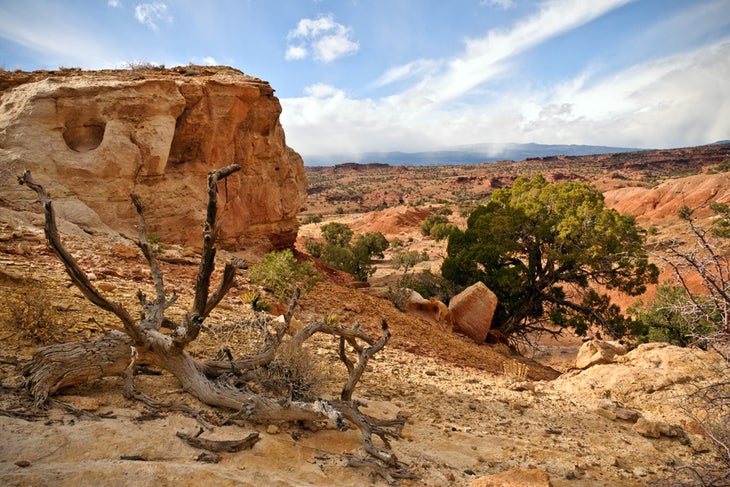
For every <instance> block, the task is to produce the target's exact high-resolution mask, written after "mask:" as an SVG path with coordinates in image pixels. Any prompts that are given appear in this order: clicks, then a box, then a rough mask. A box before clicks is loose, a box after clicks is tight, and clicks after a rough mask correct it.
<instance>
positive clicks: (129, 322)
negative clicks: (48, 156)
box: [18, 169, 140, 341]
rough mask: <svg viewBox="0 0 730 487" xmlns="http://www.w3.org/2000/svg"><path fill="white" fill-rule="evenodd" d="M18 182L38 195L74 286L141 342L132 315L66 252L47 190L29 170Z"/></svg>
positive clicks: (47, 231)
mask: <svg viewBox="0 0 730 487" xmlns="http://www.w3.org/2000/svg"><path fill="white" fill-rule="evenodd" d="M18 182H19V183H20V184H24V185H26V186H28V187H29V188H30V189H32V190H33V191H35V192H36V194H37V195H38V201H40V203H41V204H42V205H43V210H44V214H45V225H44V227H43V231H44V233H45V235H46V240H47V241H48V245H50V246H51V249H52V250H53V252H54V253H55V254H56V255H57V256H58V258H59V259H60V260H61V262H62V263H63V265H64V267H65V268H66V273H67V274H68V275H69V277H70V278H71V281H72V282H73V283H74V285H75V286H76V287H77V288H79V290H80V291H81V293H82V294H83V295H84V296H85V297H86V299H88V300H89V301H91V302H92V303H94V304H95V305H96V306H98V307H99V308H101V309H103V310H105V311H109V312H111V313H114V314H115V315H116V316H117V318H119V320H120V321H121V322H122V323H123V325H124V330H125V331H126V332H127V334H129V335H130V336H131V337H132V338H133V339H134V340H135V341H139V338H140V337H139V336H138V335H139V334H138V332H137V329H136V327H135V323H134V319H133V318H132V315H130V314H129V312H128V311H127V310H126V309H125V308H124V307H123V306H122V305H121V304H119V303H113V302H111V301H109V300H107V299H106V298H104V297H103V296H102V295H101V294H100V293H99V291H98V290H97V289H96V288H95V287H94V285H93V284H91V281H90V280H89V278H88V277H87V276H86V273H85V272H84V271H82V270H81V268H80V267H79V265H78V263H77V262H76V260H75V259H74V258H73V256H71V254H70V253H69V252H68V251H67V250H66V248H65V247H64V246H63V243H62V242H61V238H60V237H59V235H58V227H57V226H56V212H55V210H54V209H53V204H52V203H51V200H50V198H49V197H48V194H47V193H46V190H45V189H44V188H43V186H41V185H40V184H37V183H36V182H35V181H34V180H33V177H32V176H31V174H30V171H29V170H27V169H26V170H25V171H24V172H23V175H22V176H19V177H18Z"/></svg>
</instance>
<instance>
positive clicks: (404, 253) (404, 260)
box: [390, 250, 428, 274]
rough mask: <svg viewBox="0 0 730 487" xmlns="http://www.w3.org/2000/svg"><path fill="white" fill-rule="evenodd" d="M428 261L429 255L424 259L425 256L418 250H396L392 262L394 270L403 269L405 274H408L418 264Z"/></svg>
mask: <svg viewBox="0 0 730 487" xmlns="http://www.w3.org/2000/svg"><path fill="white" fill-rule="evenodd" d="M426 260H428V255H426V259H424V258H423V254H422V253H421V252H418V251H417V250H396V251H395V252H394V253H393V257H392V259H391V261H390V262H391V265H392V266H393V268H395V269H396V270H398V269H403V274H407V273H408V271H409V270H411V269H412V268H413V267H415V266H416V264H418V263H419V262H424V261H426Z"/></svg>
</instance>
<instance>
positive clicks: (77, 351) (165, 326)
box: [18, 165, 413, 480]
mask: <svg viewBox="0 0 730 487" xmlns="http://www.w3.org/2000/svg"><path fill="white" fill-rule="evenodd" d="M239 170H240V167H239V166H237V165H232V166H228V167H224V168H221V169H218V170H215V171H211V173H210V174H209V175H208V207H207V213H206V222H205V227H204V238H203V252H202V257H201V261H200V267H199V269H198V274H197V278H196V283H195V297H194V300H193V306H192V309H191V310H190V311H189V312H188V313H187V314H186V315H185V317H184V318H183V320H182V322H181V323H175V322H173V321H172V320H170V319H168V318H166V317H165V310H166V309H167V308H168V307H170V306H171V305H172V304H173V303H174V302H175V301H176V299H177V296H176V295H175V294H174V293H173V295H172V296H171V297H170V298H168V297H167V296H166V295H165V289H164V281H163V276H162V273H161V271H160V269H159V267H158V265H157V261H156V259H155V256H154V253H153V252H152V250H151V248H150V246H149V244H148V243H147V239H146V226H145V220H144V210H143V206H142V203H141V202H140V200H139V198H138V197H137V196H135V195H131V198H132V202H133V203H134V206H135V208H136V209H137V213H138V214H139V225H138V229H139V240H138V242H137V245H138V246H139V248H140V250H141V251H142V253H143V254H144V256H145V258H146V259H147V262H148V264H149V267H150V270H151V273H152V279H153V281H154V286H155V297H154V300H148V299H147V297H146V296H145V295H144V294H142V293H138V299H139V301H140V305H141V308H142V313H141V318H140V319H139V320H136V321H135V320H134V319H133V318H132V315H131V314H130V313H129V311H127V310H126V309H125V308H124V307H123V306H122V305H121V304H119V303H115V302H111V301H109V300H108V299H106V298H105V297H103V296H102V295H101V294H100V293H99V291H98V290H97V289H96V288H95V287H94V285H93V284H92V283H91V281H90V280H89V279H88V277H87V276H86V274H85V273H84V271H83V270H82V269H81V268H80V267H79V265H78V264H77V262H76V261H75V260H74V258H73V256H71V254H70V253H68V251H67V250H66V249H65V248H64V246H63V244H62V242H61V239H60V237H59V235H58V229H57V227H56V222H55V212H54V210H53V205H52V203H51V201H50V199H49V198H48V196H47V194H46V192H45V190H44V189H43V187H42V186H41V185H39V184H37V183H35V181H33V178H32V177H31V174H30V172H29V171H25V173H24V174H23V175H22V176H21V177H19V178H18V180H19V182H20V183H21V184H25V185H27V186H28V187H30V188H31V189H33V190H34V191H35V192H36V193H37V194H38V198H39V200H40V202H41V203H42V204H43V207H44V212H45V227H44V230H45V234H46V239H47V241H48V244H49V245H50V246H51V248H52V249H53V251H54V252H55V253H56V255H57V256H58V257H59V259H60V260H61V261H62V262H63V264H64V266H65V268H66V271H67V273H68V275H69V276H70V277H71V280H72V281H73V283H74V284H75V285H76V286H77V287H78V288H79V289H80V290H81V292H82V293H83V294H84V296H85V297H86V298H87V299H89V300H90V301H91V302H92V303H94V304H95V305H97V306H99V307H100V308H102V309H104V310H107V311H110V312H112V313H114V314H115V315H116V316H117V317H118V318H119V320H120V322H121V326H119V327H118V329H117V330H116V331H113V332H110V333H107V334H105V335H103V336H101V337H99V338H97V339H95V340H91V341H87V342H82V343H62V344H57V345H51V346H48V347H43V348H40V349H38V350H37V351H36V352H35V354H34V355H33V358H32V360H31V362H30V363H29V365H28V366H27V367H26V369H25V371H24V374H25V375H26V387H27V390H28V391H29V392H30V394H31V395H32V396H33V397H34V399H35V402H36V405H38V406H40V405H42V404H43V403H45V402H46V400H47V399H48V397H49V396H50V395H51V394H53V393H54V392H56V391H58V390H59V389H62V388H64V387H68V386H72V385H79V384H82V383H85V382H88V381H91V380H96V379H99V378H102V377H107V376H123V377H125V378H126V390H125V396H127V397H132V396H134V395H135V393H134V382H133V366H134V365H135V364H153V365H155V366H157V367H160V368H162V369H164V370H166V371H168V372H169V373H171V374H172V375H173V376H175V377H176V378H177V380H178V381H179V382H180V384H181V385H182V387H183V388H184V389H185V390H186V391H187V392H189V393H190V394H191V395H193V396H194V397H196V398H198V399H199V400H200V401H202V402H204V403H206V404H209V405H211V406H219V407H225V408H230V409H233V410H235V411H237V412H238V414H240V415H241V416H243V417H245V418H248V419H249V420H251V421H252V422H256V423H267V422H272V421H274V422H296V421H307V422H314V421H322V420H329V421H332V422H333V423H334V424H335V425H336V426H337V428H338V429H340V430H346V429H348V428H349V427H350V426H349V425H353V426H354V427H356V428H358V429H359V430H360V431H361V433H362V437H363V445H364V447H365V450H366V452H367V453H368V454H369V455H371V457H373V458H372V459H371V460H366V459H358V458H356V457H352V458H351V464H352V465H356V466H362V465H367V466H370V467H372V468H373V469H375V471H376V472H378V473H379V474H381V475H383V476H384V477H386V478H387V479H389V480H392V479H394V478H409V477H413V475H412V474H411V473H410V472H408V470H407V468H405V465H403V464H402V463H400V462H399V461H398V459H397V458H396V456H395V455H394V454H393V453H391V452H389V451H388V450H387V449H389V440H388V439H389V438H399V437H400V433H401V430H402V428H403V425H404V424H405V419H404V418H402V417H400V416H398V417H396V418H395V419H391V420H380V419H377V418H373V417H370V416H368V415H366V414H364V413H362V412H360V411H359V409H358V407H359V404H358V403H357V402H356V401H353V400H352V394H353V391H354V389H355V387H356V385H357V383H358V381H359V380H360V377H361V376H362V374H363V372H364V371H365V368H366V365H367V362H368V360H369V359H370V358H372V357H373V356H374V355H375V354H376V353H377V352H379V351H380V350H382V349H383V347H385V345H386V343H387V342H388V339H389V338H390V332H389V331H388V326H387V323H386V322H385V320H384V319H383V322H382V330H383V331H382V335H381V337H380V339H378V340H373V339H372V338H370V337H369V336H368V335H367V334H365V333H363V332H362V331H361V330H360V329H359V327H358V325H355V326H354V327H352V328H349V329H348V328H344V327H341V326H331V325H328V324H325V323H322V322H317V323H312V324H310V325H309V326H307V327H305V328H303V329H302V330H300V331H299V332H298V333H297V334H296V335H295V336H294V337H293V338H292V341H293V342H294V344H295V345H296V346H301V344H302V343H303V342H304V341H305V340H307V339H308V338H310V337H311V336H312V335H314V334H315V333H327V334H330V335H334V336H338V337H339V338H340V346H339V356H340V359H341V360H342V362H343V363H344V365H345V367H346V368H347V370H348V372H349V377H348V380H347V382H346V384H345V385H344V387H343V390H342V393H341V397H340V400H336V401H325V400H317V401H314V402H311V403H308V402H297V401H290V400H288V399H286V398H277V399H272V398H270V397H267V396H263V395H260V394H256V393H254V392H251V391H250V390H248V389H239V388H236V387H234V386H232V385H229V384H228V383H226V382H222V381H217V380H215V379H216V378H217V377H220V376H221V375H223V374H234V375H239V376H243V375H244V374H245V372H247V371H250V370H252V369H253V368H255V367H261V366H265V365H267V364H268V363H270V362H271V361H272V360H273V359H274V356H275V352H276V349H277V348H278V346H279V345H280V344H281V342H282V339H283V336H284V335H285V333H286V331H287V329H288V327H289V323H290V320H291V317H292V313H293V311H294V308H295V306H296V304H297V299H298V296H299V294H298V292H297V293H295V296H294V298H293V299H292V303H291V306H290V308H289V311H288V312H287V314H286V316H285V324H284V326H283V327H282V328H281V329H279V330H278V331H277V332H276V334H275V335H274V336H271V337H270V340H269V342H270V346H269V347H268V348H267V349H266V350H263V351H261V352H260V353H258V354H257V355H255V356H254V357H250V358H247V359H242V360H232V361H227V362H222V361H210V362H199V361H197V360H195V359H194V358H193V357H192V356H190V354H188V353H187V352H186V350H185V348H186V347H187V345H189V344H190V343H191V342H192V341H194V340H195V339H196V338H197V337H198V334H199V332H200V329H201V325H202V323H203V321H204V320H205V318H206V317H207V316H208V315H209V314H210V312H211V311H212V310H213V309H214V308H215V307H216V305H217V304H218V303H219V302H220V301H221V299H223V297H224V296H225V294H226V293H227V292H228V290H229V289H230V288H231V286H232V285H233V283H234V281H235V277H236V270H237V269H238V268H239V267H241V266H242V264H241V262H237V261H234V262H229V263H227V264H226V266H225V269H224V272H223V278H222V279H221V282H220V284H219V286H218V288H217V289H216V290H215V291H214V292H213V293H210V292H209V288H210V283H211V275H212V273H213V270H214V267H215V240H216V235H215V229H216V228H217V227H216V220H215V219H216V212H217V184H218V182H219V181H220V180H221V179H224V178H226V177H228V176H229V175H231V174H233V173H235V172H237V171H239ZM163 330H169V333H168V332H165V331H163ZM348 345H349V347H350V348H351V349H352V350H354V352H355V353H356V354H357V360H356V363H355V362H353V361H352V360H350V358H349V357H348V356H347V346H348ZM373 435H375V436H378V437H379V438H380V439H381V440H382V441H383V443H384V445H385V448H386V449H384V448H380V447H377V446H376V445H375V443H374V442H373V440H372V436H373Z"/></svg>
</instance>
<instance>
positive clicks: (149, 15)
mask: <svg viewBox="0 0 730 487" xmlns="http://www.w3.org/2000/svg"><path fill="white" fill-rule="evenodd" d="M134 17H135V18H136V19H137V20H138V21H139V22H140V23H142V24H144V25H146V26H147V27H149V28H150V29H152V30H157V28H158V27H157V23H158V22H160V21H162V22H168V23H169V22H172V16H170V14H169V13H168V11H167V5H166V4H164V3H162V2H154V3H140V4H139V5H137V6H136V7H134Z"/></svg>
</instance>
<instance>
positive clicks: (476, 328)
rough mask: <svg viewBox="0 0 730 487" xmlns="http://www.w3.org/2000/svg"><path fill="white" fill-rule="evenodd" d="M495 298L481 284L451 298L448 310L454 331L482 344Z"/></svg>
mask: <svg viewBox="0 0 730 487" xmlns="http://www.w3.org/2000/svg"><path fill="white" fill-rule="evenodd" d="M495 309H497V296H496V295H495V294H494V293H493V292H492V291H491V290H490V289H489V288H487V286H486V285H484V283H483V282H477V283H476V284H473V285H471V286H469V287H468V288H466V289H464V290H463V291H462V292H460V293H459V294H457V295H456V296H454V297H453V298H451V301H450V302H449V310H450V311H451V316H452V318H453V322H454V330H455V331H457V332H459V333H462V334H464V335H466V336H468V337H469V338H471V339H472V340H474V341H475V342H477V343H483V342H484V340H486V338H487V334H488V333H489V328H491V326H492V318H494V310H495Z"/></svg>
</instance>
